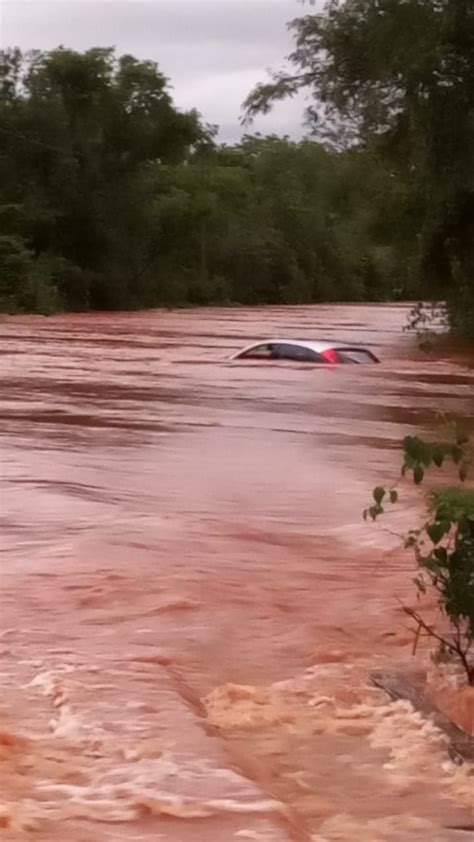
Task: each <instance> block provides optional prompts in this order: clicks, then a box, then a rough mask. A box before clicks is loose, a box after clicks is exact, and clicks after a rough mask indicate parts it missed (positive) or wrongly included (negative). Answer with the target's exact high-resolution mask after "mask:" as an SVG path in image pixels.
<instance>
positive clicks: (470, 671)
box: [364, 426, 474, 685]
mask: <svg viewBox="0 0 474 842" xmlns="http://www.w3.org/2000/svg"><path fill="white" fill-rule="evenodd" d="M451 432H452V439H451V440H449V441H447V442H441V443H428V442H425V441H423V440H422V439H420V438H418V437H416V436H408V437H407V438H405V440H404V442H403V451H404V462H403V467H402V474H403V475H404V476H405V475H406V474H407V473H408V472H411V473H412V476H413V480H414V482H415V484H417V485H419V484H420V483H421V482H422V481H423V479H424V477H425V471H426V470H427V469H428V468H429V467H430V466H431V465H433V464H434V465H435V466H437V467H438V468H441V467H442V466H443V464H444V463H445V462H446V461H447V460H449V461H451V462H452V463H453V464H454V465H455V466H456V470H457V471H458V474H459V479H460V480H461V483H464V482H465V480H466V478H467V475H468V469H469V466H470V464H471V454H470V449H469V437H468V435H467V434H466V433H465V431H464V430H462V429H461V428H459V427H457V426H454V427H452V428H451ZM392 493H393V492H392ZM386 494H387V492H386V490H385V489H384V488H382V487H377V488H375V489H374V492H373V497H374V500H375V506H372V507H370V509H368V510H366V511H365V512H364V518H365V519H367V515H368V514H370V515H371V517H372V519H373V520H376V519H377V518H378V517H379V515H381V514H383V513H384V509H383V508H382V506H381V503H382V501H383V499H384V498H385V497H386ZM397 499H398V496H397V495H396V494H394V495H393V497H392V498H391V500H392V502H394V503H395V502H397ZM428 515H429V519H428V520H427V521H426V522H425V523H424V524H423V526H421V527H420V528H418V529H411V530H410V531H409V532H408V534H407V536H406V537H405V546H406V547H407V548H411V549H412V550H413V551H414V553H415V557H416V561H417V567H418V572H417V575H416V577H415V579H414V582H415V584H416V587H417V589H418V591H419V592H420V593H421V594H425V593H426V592H427V591H428V590H429V589H430V588H431V589H433V590H434V591H435V593H436V595H437V599H438V604H439V607H440V609H441V611H442V612H443V613H444V615H445V616H446V617H447V619H448V620H449V623H450V626H451V630H452V634H451V635H449V636H448V635H440V634H438V633H437V632H436V631H435V630H434V629H433V627H432V626H430V625H429V624H428V623H427V622H426V621H425V620H424V619H423V617H422V616H421V615H420V614H419V613H418V612H417V611H415V610H413V609H411V608H405V611H406V613H407V614H408V615H409V616H410V617H411V618H412V619H414V620H415V622H416V624H417V635H418V636H419V634H420V633H421V632H424V633H425V634H428V635H429V636H431V637H433V638H435V639H436V640H437V641H438V642H439V643H440V645H441V646H442V648H443V649H444V650H445V651H448V652H451V653H452V654H453V655H454V656H455V657H456V658H457V659H458V660H459V661H460V663H461V664H462V667H463V669H464V671H465V674H466V678H467V680H468V683H469V684H471V685H474V663H473V660H472V657H471V650H472V646H473V643H474V490H473V489H469V488H466V487H465V486H463V485H457V486H446V487H442V488H437V489H434V490H432V491H431V492H430V493H429V495H428Z"/></svg>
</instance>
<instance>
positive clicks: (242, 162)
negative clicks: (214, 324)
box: [0, 49, 413, 312]
mask: <svg viewBox="0 0 474 842" xmlns="http://www.w3.org/2000/svg"><path fill="white" fill-rule="evenodd" d="M0 82H1V88H0V95H1V101H0V217H1V220H2V226H1V235H0V301H1V306H2V308H3V309H7V310H10V311H13V312H14V311H18V310H20V311H24V310H26V311H42V312H50V311H53V310H56V309H80V310H84V309H89V308H92V309H103V308H131V307H140V306H145V307H147V306H153V305H157V304H186V303H191V304H206V303H221V302H225V303H237V302H238V303H252V304H253V303H257V302H268V303H277V302H300V301H301V302H306V301H308V302H309V301H321V300H342V299H353V300H360V299H369V300H372V299H385V298H393V297H394V296H395V297H396V296H401V295H406V294H408V290H409V288H410V283H412V280H413V279H412V278H411V276H410V249H409V248H408V249H407V248H406V246H405V241H406V240H407V234H408V230H406V229H407V219H406V216H404V212H403V209H402V206H403V202H404V198H405V196H404V188H403V186H402V185H401V184H400V183H397V186H396V188H395V186H394V184H393V173H392V172H389V171H388V170H386V169H384V167H383V165H382V164H381V162H380V161H379V160H378V159H377V158H376V157H375V156H372V155H369V154H368V153H366V152H363V151H361V150H357V149H354V150H350V151H347V152H344V153H339V152H334V151H328V150H326V149H325V148H324V147H323V145H321V144H319V143H316V142H314V141H311V140H307V141H303V142H302V143H292V142H290V141H289V140H287V139H279V138H276V137H268V138H262V137H250V136H246V137H244V139H243V141H242V142H241V143H240V144H239V145H237V146H234V147H225V146H224V147H223V146H218V145H216V144H215V142H214V137H213V134H214V133H213V131H212V129H210V128H208V127H206V126H205V125H203V123H202V121H201V120H200V119H199V117H198V115H197V114H195V113H190V114H181V113H179V112H178V111H177V110H176V109H175V108H174V106H173V104H172V102H171V100H170V97H169V93H168V91H167V85H166V80H165V78H164V77H163V76H162V74H161V73H160V71H159V69H158V68H157V66H156V65H154V64H153V63H151V62H139V61H137V60H135V59H133V58H132V57H130V56H123V57H121V58H119V59H117V58H116V57H115V56H114V53H113V52H112V51H111V50H104V49H94V50H90V51H88V52H87V53H85V54H78V53H75V52H71V51H68V50H62V49H61V50H56V51H54V52H51V53H33V54H30V55H28V56H23V55H21V54H20V53H19V52H18V51H17V50H14V51H6V52H3V54H2V55H1V62H0ZM409 227H410V226H409V225H408V228H409Z"/></svg>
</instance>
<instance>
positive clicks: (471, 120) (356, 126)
mask: <svg viewBox="0 0 474 842" xmlns="http://www.w3.org/2000/svg"><path fill="white" fill-rule="evenodd" d="M306 11H307V12H308V13H307V14H306V15H303V16H302V17H300V18H297V19H296V20H295V21H293V23H292V24H291V27H292V31H293V34H294V42H295V48H294V51H293V54H292V55H291V56H290V64H289V67H290V70H289V71H288V70H284V71H282V72H279V73H275V74H274V75H273V77H272V78H271V79H270V80H269V81H268V82H267V83H263V84H261V85H259V86H258V87H257V88H256V89H255V90H254V91H253V92H252V93H251V95H250V96H249V99H248V101H247V110H248V114H249V115H250V116H251V115H252V114H255V113H259V112H262V111H264V112H265V111H268V109H269V108H270V107H271V105H272V103H273V102H274V101H275V100H278V99H282V98H284V97H287V96H291V95H293V94H294V93H295V92H297V91H299V90H301V89H303V90H305V91H306V92H307V93H308V94H309V97H310V106H309V108H308V109H307V114H306V117H307V123H308V126H309V128H310V129H311V131H312V133H313V135H314V136H315V137H319V138H321V139H324V140H325V142H327V143H329V144H330V145H332V146H333V147H334V148H341V146H344V145H353V144H357V145H358V146H359V147H361V148H364V149H369V148H370V149H372V150H374V151H375V152H376V154H377V155H378V156H379V157H380V158H381V160H383V162H384V164H385V166H387V167H389V168H393V170H394V171H395V172H396V173H397V174H398V176H399V177H400V178H401V180H402V182H404V183H405V184H407V185H408V186H409V191H410V204H411V207H412V209H413V208H415V207H416V208H417V210H416V213H415V220H416V224H415V226H414V229H413V238H414V239H415V241H416V242H415V246H416V247H415V252H414V254H415V258H416V268H415V272H416V275H417V276H418V278H419V280H420V284H422V288H424V290H425V292H426V294H427V295H428V296H431V297H433V298H436V297H443V298H446V299H447V301H448V304H449V311H450V318H451V323H452V325H453V326H454V327H457V328H460V329H461V330H463V332H464V333H467V334H470V335H472V336H473V337H474V2H473V0H327V2H326V3H325V7H324V11H323V13H321V14H314V13H313V10H312V9H311V5H307V9H306Z"/></svg>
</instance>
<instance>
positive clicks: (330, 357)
mask: <svg viewBox="0 0 474 842" xmlns="http://www.w3.org/2000/svg"><path fill="white" fill-rule="evenodd" d="M321 357H322V358H323V360H324V362H325V363H331V365H335V364H336V363H338V362H339V355H338V353H337V351H334V350H333V349H332V348H329V350H327V351H323V352H322V354H321Z"/></svg>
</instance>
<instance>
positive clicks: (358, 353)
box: [337, 348, 378, 363]
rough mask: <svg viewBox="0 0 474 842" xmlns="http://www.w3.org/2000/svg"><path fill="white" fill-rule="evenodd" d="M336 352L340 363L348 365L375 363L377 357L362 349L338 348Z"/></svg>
mask: <svg viewBox="0 0 474 842" xmlns="http://www.w3.org/2000/svg"><path fill="white" fill-rule="evenodd" d="M337 352H338V354H339V357H340V358H341V361H342V362H348V363H377V362H378V359H377V357H376V356H375V355H374V354H372V353H371V351H366V350H365V349H364V348H338V349H337Z"/></svg>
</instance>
